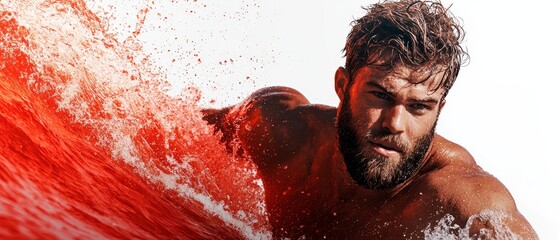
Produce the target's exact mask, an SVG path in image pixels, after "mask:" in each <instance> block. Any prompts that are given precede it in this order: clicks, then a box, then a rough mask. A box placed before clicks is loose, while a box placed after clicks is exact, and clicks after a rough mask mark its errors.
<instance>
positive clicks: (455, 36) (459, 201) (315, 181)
mask: <svg viewBox="0 0 559 240" xmlns="http://www.w3.org/2000/svg"><path fill="white" fill-rule="evenodd" d="M462 34H463V32H462V28H461V27H460V26H459V25H457V24H456V22H455V20H454V19H453V18H452V17H451V15H450V12H449V11H448V10H447V9H445V8H444V7H443V6H442V5H441V4H440V3H437V2H435V3H431V2H416V1H408V0H404V1H401V2H384V3H379V4H374V5H372V6H371V7H370V8H369V9H368V13H367V15H366V16H364V17H362V18H361V19H358V20H356V21H355V22H354V24H353V29H352V31H351V33H350V34H349V35H348V39H347V43H346V46H345V49H344V50H345V53H346V65H345V68H343V67H340V68H338V70H337V71H336V74H335V89H336V93H337V95H338V97H339V98H340V105H339V106H338V108H333V107H329V106H324V105H315V104H310V103H309V101H308V100H307V99H306V98H305V97H304V96H303V95H302V94H301V93H299V92H297V91H296V90H293V89H290V88H287V87H269V88H264V89H261V90H258V91H256V92H255V93H253V94H252V95H251V96H249V97H248V98H247V99H246V100H244V101H243V102H241V103H239V104H238V105H235V106H231V107H228V108H224V109H219V110H206V111H205V112H204V114H205V119H206V120H207V121H208V122H209V123H211V124H212V125H214V126H215V129H216V132H220V134H222V140H223V141H224V142H226V144H227V146H228V147H229V149H230V150H232V151H234V152H235V154H238V155H242V156H247V157H248V158H250V159H251V160H252V161H254V162H255V163H256V165H257V167H258V170H259V172H260V175H261V177H262V180H263V182H264V188H265V193H266V205H267V210H268V213H269V220H270V224H271V226H272V231H273V234H274V237H275V238H284V237H289V238H295V239H297V238H300V237H303V236H304V237H305V238H306V239H324V238H330V239H332V238H333V239H423V238H425V237H426V236H428V235H429V234H431V233H433V231H434V230H433V229H434V228H435V227H436V226H437V223H438V222H440V221H442V222H444V221H443V220H441V219H447V220H448V221H451V220H453V222H452V224H451V225H454V224H458V225H459V226H461V228H463V229H466V231H464V230H463V231H462V232H460V229H456V228H455V229H454V230H451V231H450V232H451V233H453V234H455V235H456V236H460V237H461V238H460V239H463V237H464V236H468V235H469V236H470V237H473V239H477V238H481V239H486V238H495V237H497V238H506V239H509V238H514V236H519V237H522V238H524V239H536V238H537V236H536V234H535V232H534V230H533V229H532V227H531V226H530V224H529V223H528V222H527V221H526V219H525V218H524V217H523V216H522V215H521V214H520V213H519V211H518V210H517V208H516V206H515V202H514V200H513V198H512V196H511V195H510V193H509V192H508V190H507V189H506V188H505V186H503V184H502V183H501V182H499V180H497V179H496V178H495V177H493V176H491V175H490V174H489V173H487V172H485V171H483V170H482V169H481V168H480V167H479V166H478V165H477V164H476V162H475V161H474V159H473V158H472V156H471V155H470V154H469V153H468V151H467V150H466V149H464V148H462V147H461V146H459V145H457V144H455V143H453V142H451V141H449V140H447V139H445V138H443V137H441V136H440V135H438V134H436V133H435V126H436V123H437V119H438V116H439V114H440V112H441V110H442V109H443V107H444V105H445V96H446V95H447V93H448V91H449V89H450V88H451V86H452V85H453V83H454V81H455V79H456V77H457V75H458V71H459V69H460V65H461V64H462V60H463V58H464V57H465V55H466V53H465V52H464V51H463V50H462V48H461V47H460V40H461V38H462ZM447 214H449V215H450V216H452V217H453V218H454V219H453V218H445V216H446V217H448V216H449V215H447ZM468 221H469V222H468ZM500 222H502V223H503V224H504V225H503V226H501V225H500ZM465 226H469V227H465ZM426 229H428V230H431V232H429V231H426ZM509 230H510V231H509Z"/></svg>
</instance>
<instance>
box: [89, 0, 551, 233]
mask: <svg viewBox="0 0 559 240" xmlns="http://www.w3.org/2000/svg"><path fill="white" fill-rule="evenodd" d="M370 3H372V2H370V1H358V0H352V1H348V0H344V1H341V0H340V1H333V0H329V1H318V0H314V1H295V0H282V1H271V0H270V1H264V0H262V1H256V0H242V1H241V0H238V1H231V0H213V1H209V0H208V1H204V0H198V1H192V0H191V1H182V2H178V1H171V0H167V1H164V0H162V1H158V3H150V2H149V1H135V2H134V1H133V2H129V3H126V4H121V3H114V2H113V1H94V0H91V1H88V5H89V6H90V7H91V8H92V9H94V10H98V9H104V10H103V11H106V12H105V13H104V14H105V15H106V17H107V18H108V20H109V22H110V23H112V24H111V28H110V29H109V30H110V31H112V32H114V33H115V34H117V37H119V38H120V40H121V41H124V40H125V39H126V37H128V36H130V34H131V31H132V30H133V29H134V28H135V27H136V23H137V22H138V20H137V15H136V14H137V13H138V11H139V10H140V9H143V8H146V7H147V8H148V9H149V11H148V13H147V15H146V16H145V24H144V25H143V26H142V31H141V34H140V35H139V36H138V39H140V40H141V41H142V42H143V43H144V50H145V51H146V52H148V53H150V54H151V58H152V59H153V60H154V63H155V66H156V67H157V69H159V70H161V71H162V72H163V73H164V74H165V76H166V79H167V80H169V81H170V82H171V84H172V85H171V87H170V88H169V93H170V94H172V95H180V94H181V89H182V88H183V87H185V86H191V85H195V86H198V87H199V88H201V89H202V91H203V98H202V100H201V102H200V104H201V105H203V106H206V107H207V106H210V107H220V106H225V105H229V104H235V103H237V102H238V101H240V100H241V99H242V98H244V97H246V96H247V95H248V94H250V93H251V92H252V91H254V90H256V89H258V88H260V87H263V86H271V85H284V86H290V87H293V88H295V89H297V90H299V91H301V92H302V93H303V94H304V95H305V96H307V98H308V99H309V100H310V101H311V102H313V103H323V104H327V105H333V106H336V105H337V104H338V99H337V97H336V95H335V93H334V85H333V83H334V78H333V77H334V72H335V70H336V68H337V67H338V66H342V65H343V63H344V59H343V58H342V54H341V49H342V48H343V46H344V42H345V37H346V35H347V33H348V32H349V30H350V26H349V24H350V22H351V21H352V20H353V19H355V18H358V17H360V16H362V15H363V14H364V11H363V10H362V9H361V6H366V5H368V4H370ZM119 4H120V5H119ZM443 4H445V5H446V6H448V5H450V4H452V7H451V11H452V12H453V13H454V15H456V16H457V17H459V18H460V21H461V22H463V25H464V28H465V30H466V38H465V42H464V46H465V47H466V48H467V49H468V51H469V54H470V57H471V60H470V63H469V64H468V65H467V66H465V67H463V68H462V70H461V72H460V75H459V78H458V80H457V82H456V84H455V85H454V87H453V89H451V91H450V93H449V96H448V97H447V104H446V106H445V109H444V110H443V112H442V114H441V118H440V120H439V126H438V128H437V131H438V133H439V134H441V135H443V136H445V137H446V138H448V139H449V140H452V141H454V142H456V143H458V144H461V145H462V146H464V147H466V148H467V149H468V150H469V151H470V152H471V154H472V155H473V156H474V157H475V158H476V160H477V161H478V164H479V165H480V166H481V167H482V168H484V169H485V170H486V171H488V172H490V173H491V174H493V175H494V176H496V177H497V178H498V179H500V180H501V181H502V182H503V183H504V184H505V186H507V188H508V189H509V190H510V192H511V193H512V195H513V196H514V198H515V199H516V202H517V205H518V208H519V209H520V211H521V212H522V213H523V214H524V216H525V217H526V218H527V219H528V220H529V222H530V223H531V224H532V225H533V227H534V228H535V229H536V231H537V232H538V234H539V236H540V238H541V239H557V238H558V237H559V233H557V231H556V230H555V229H554V227H555V226H554V225H556V224H554V220H555V219H556V218H557V215H558V214H559V208H558V207H557V205H556V204H555V203H557V202H558V199H557V194H558V191H557V184H558V183H559V177H558V175H559V173H557V166H559V164H558V163H557V161H558V160H559V158H558V157H557V155H556V149H558V148H559V146H557V143H559V141H557V140H556V137H557V136H558V135H559V127H558V126H557V123H558V122H559V121H558V120H559V119H558V117H557V114H558V112H559V110H558V107H557V105H558V104H559V96H558V94H556V89H557V87H559V83H558V81H559V77H558V76H557V71H558V70H559V60H558V59H557V57H558V56H559V46H558V43H559V41H558V39H557V36H558V30H557V29H559V27H558V26H556V25H558V24H559V17H558V13H557V9H559V4H558V3H557V2H555V1H551V0H550V1H546V0H538V1H504V0H503V1H481V0H456V1H443ZM107 6H112V8H111V7H107ZM101 15H102V14H101ZM140 19H141V18H140ZM231 60H233V61H231ZM225 61H227V62H225ZM210 102H212V103H210ZM457 184H459V183H457Z"/></svg>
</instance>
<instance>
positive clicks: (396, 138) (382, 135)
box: [365, 130, 409, 152]
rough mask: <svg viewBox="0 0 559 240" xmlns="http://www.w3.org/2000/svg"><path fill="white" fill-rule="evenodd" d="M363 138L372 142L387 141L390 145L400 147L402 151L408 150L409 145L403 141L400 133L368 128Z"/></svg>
mask: <svg viewBox="0 0 559 240" xmlns="http://www.w3.org/2000/svg"><path fill="white" fill-rule="evenodd" d="M365 138H366V139H367V140H368V141H372V142H384V143H388V144H390V145H393V146H396V147H397V148H398V149H401V150H403V151H404V152H408V151H409V145H408V144H406V143H405V141H404V140H403V139H402V137H401V136H400V135H395V134H391V133H389V132H387V131H375V130H369V131H367V134H366V135H365Z"/></svg>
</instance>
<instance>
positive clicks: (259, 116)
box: [203, 87, 309, 171]
mask: <svg viewBox="0 0 559 240" xmlns="http://www.w3.org/2000/svg"><path fill="white" fill-rule="evenodd" d="M307 104H309V101H308V100H307V99H306V98H305V97H304V96H303V95H302V94H301V93H299V92H298V91H296V90H294V89H291V88H288V87H267V88H263V89H260V90H258V91H256V92H254V93H253V94H251V95H250V96H249V97H248V98H246V99H245V100H244V101H243V102H241V103H239V104H237V105H235V106H230V107H227V108H223V109H208V110H204V111H203V114H204V119H205V120H206V121H208V123H210V124H212V125H214V127H215V130H216V132H218V131H219V132H221V134H222V141H224V142H225V143H226V145H227V148H228V149H229V150H230V151H233V152H235V154H248V155H249V156H250V157H251V158H252V160H253V161H254V162H255V163H256V164H257V165H258V167H259V168H260V170H261V171H267V170H271V169H270V168H274V167H276V166H277V165H278V164H280V163H281V162H283V161H287V160H289V159H291V155H293V154H294V153H295V152H296V151H297V147H298V146H299V145H300V144H301V141H302V140H303V138H304V137H305V136H306V135H307V134H306V132H307V131H309V130H308V128H307V126H306V122H305V121H303V119H302V116H301V114H300V112H299V111H297V108H298V107H300V106H303V105H307Z"/></svg>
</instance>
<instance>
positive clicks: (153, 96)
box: [0, 0, 270, 239]
mask: <svg viewBox="0 0 559 240" xmlns="http://www.w3.org/2000/svg"><path fill="white" fill-rule="evenodd" d="M0 6H1V8H2V9H4V11H6V12H9V13H10V14H7V15H5V16H4V17H9V18H14V19H16V20H17V22H18V23H19V26H20V28H21V29H22V31H24V32H25V39H26V44H25V45H21V44H20V45H18V46H17V48H18V49H19V50H21V51H23V52H25V53H26V54H27V55H28V56H29V57H30V61H31V62H33V64H34V65H36V66H37V69H36V70H35V72H31V73H29V74H28V75H27V76H25V77H26V78H27V79H28V84H29V85H30V87H31V88H32V89H33V90H34V91H35V92H38V93H40V94H42V96H44V97H45V98H46V99H51V100H52V101H55V102H56V104H57V106H58V111H60V112H65V113H67V114H68V116H70V118H71V119H70V122H73V123H75V125H76V126H77V127H84V128H88V129H90V130H91V131H90V132H91V134H90V135H88V136H83V137H84V139H85V140H87V141H94V142H96V143H97V144H99V145H100V146H104V147H106V148H108V149H109V150H110V151H111V152H112V155H113V157H114V158H115V159H116V160H122V161H124V162H126V163H127V164H129V165H131V166H133V167H134V168H135V169H136V172H137V173H138V174H139V175H141V176H143V177H144V178H145V179H147V180H148V181H150V182H152V183H153V184H154V185H157V186H162V187H163V188H165V189H168V190H169V191H176V192H177V193H178V195H179V196H181V197H183V198H185V199H188V200H194V201H197V202H199V203H201V204H202V205H203V206H204V209H205V210H206V211H208V212H209V213H211V214H214V215H217V216H219V217H220V218H221V219H223V221H224V222H225V223H226V224H228V225H230V226H232V227H234V228H236V229H238V230H239V231H240V232H242V234H243V235H244V236H245V237H247V238H250V239H266V238H270V233H269V231H268V230H267V229H269V228H268V225H267V217H266V212H265V205H264V200H263V188H262V182H261V180H260V179H259V178H258V176H257V173H256V171H255V167H254V166H253V165H252V164H251V163H250V161H248V160H247V159H235V158H232V157H231V156H230V155H228V154H227V153H226V151H225V150H224V148H223V147H222V145H221V144H220V143H219V136H215V135H214V134H213V132H212V129H211V128H210V127H209V126H207V125H206V124H205V122H204V121H203V120H202V119H201V114H200V111H199V108H198V107H196V101H197V100H198V99H199V98H200V93H199V92H198V91H197V90H196V89H195V88H187V89H184V90H183V92H182V94H181V95H180V96H179V97H169V95H167V94H165V93H164V90H165V89H167V88H168V85H169V84H168V83H167V82H166V81H165V78H164V76H162V75H161V74H160V73H158V72H156V71H154V69H155V68H154V67H153V65H152V63H151V61H150V56H149V55H148V54H146V53H144V52H143V51H142V45H141V43H140V41H138V39H137V38H136V35H135V34H132V35H131V36H130V37H128V38H127V39H125V40H124V41H123V42H119V41H118V40H117V39H116V38H115V36H114V35H112V34H109V33H108V32H107V26H106V25H104V23H103V22H102V21H100V20H99V18H98V17H97V15H96V14H94V13H93V12H91V11H90V10H89V9H88V8H87V6H86V4H85V3H84V2H82V1H64V0H45V1H36V0H22V1H9V0H2V1H0ZM146 11H147V10H141V11H140V14H138V22H139V24H138V26H136V28H135V32H138V31H139V29H141V24H142V19H143V18H142V12H143V13H145V12H146ZM22 74H25V73H22ZM39 76H40V77H39ZM45 76H48V77H49V79H45ZM38 79H41V80H40V81H39V80H38ZM239 186H243V187H239Z"/></svg>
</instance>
